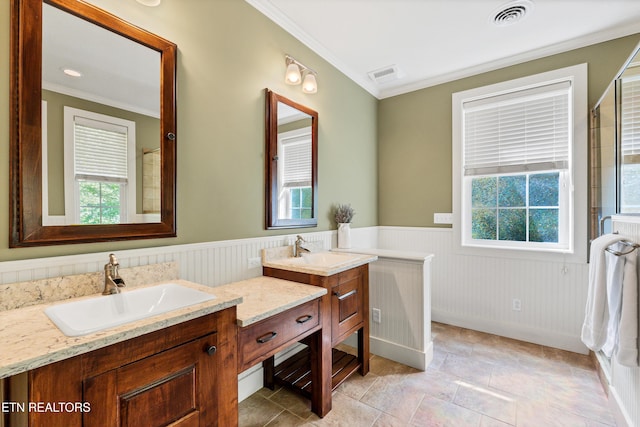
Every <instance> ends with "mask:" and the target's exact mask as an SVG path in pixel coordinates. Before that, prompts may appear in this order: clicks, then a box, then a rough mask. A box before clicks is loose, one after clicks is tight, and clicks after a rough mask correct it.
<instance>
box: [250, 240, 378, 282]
mask: <svg viewBox="0 0 640 427" xmlns="http://www.w3.org/2000/svg"><path fill="white" fill-rule="evenodd" d="M323 254H335V252H333V251H324V252H313V253H311V254H309V255H307V254H302V257H300V258H294V257H293V247H292V246H282V247H278V248H270V249H263V251H262V266H263V267H271V268H278V269H281V270H288V271H295V272H298V273H306V274H315V275H318V276H332V275H334V274H337V273H341V272H343V271H346V270H349V269H351V268H355V267H359V266H361V265H364V264H368V263H370V262H373V261H376V260H377V259H378V256H377V255H374V254H358V253H339V254H341V255H343V259H342V260H335V261H329V262H326V263H320V264H314V263H313V262H305V258H306V257H307V256H310V257H313V256H319V257H322V256H323ZM329 256H331V255H329Z"/></svg>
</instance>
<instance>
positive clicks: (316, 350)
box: [309, 329, 333, 418]
mask: <svg viewBox="0 0 640 427" xmlns="http://www.w3.org/2000/svg"><path fill="white" fill-rule="evenodd" d="M330 330H331V329H329V331H330ZM324 331H325V330H324V329H321V330H319V331H318V332H316V333H314V334H313V335H312V336H311V340H310V342H309V350H310V353H311V410H312V411H313V412H314V413H315V414H316V415H318V416H319V417H321V418H322V417H324V416H325V415H327V414H328V413H329V411H330V410H331V391H332V388H333V387H332V379H331V373H332V360H331V353H332V349H331V337H330V336H329V337H326V336H325V335H330V334H327V333H325V332H324Z"/></svg>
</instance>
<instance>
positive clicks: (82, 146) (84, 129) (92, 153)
mask: <svg viewBox="0 0 640 427" xmlns="http://www.w3.org/2000/svg"><path fill="white" fill-rule="evenodd" d="M73 132H74V166H75V177H76V179H81V180H94V181H96V180H98V181H109V182H127V178H128V171H127V169H128V168H127V140H128V138H127V128H126V127H124V126H119V125H115V124H111V123H105V122H101V121H98V120H92V119H88V118H85V117H80V116H74V119H73Z"/></svg>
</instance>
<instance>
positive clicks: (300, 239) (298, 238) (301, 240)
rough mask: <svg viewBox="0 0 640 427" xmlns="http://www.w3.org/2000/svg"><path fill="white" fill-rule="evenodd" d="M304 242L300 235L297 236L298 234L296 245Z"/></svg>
mask: <svg viewBox="0 0 640 427" xmlns="http://www.w3.org/2000/svg"><path fill="white" fill-rule="evenodd" d="M304 241H305V240H304V239H303V238H302V236H301V235H299V234H298V235H297V236H296V243H301V242H304Z"/></svg>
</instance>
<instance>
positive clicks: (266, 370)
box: [262, 356, 276, 390]
mask: <svg viewBox="0 0 640 427" xmlns="http://www.w3.org/2000/svg"><path fill="white" fill-rule="evenodd" d="M275 374H276V371H275V356H271V357H269V358H268V359H266V360H264V361H263V362H262V382H263V384H264V386H265V387H266V388H268V389H269V390H275V388H276V382H275Z"/></svg>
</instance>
